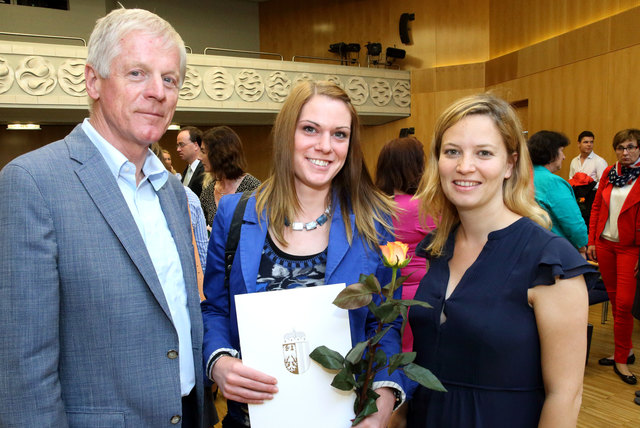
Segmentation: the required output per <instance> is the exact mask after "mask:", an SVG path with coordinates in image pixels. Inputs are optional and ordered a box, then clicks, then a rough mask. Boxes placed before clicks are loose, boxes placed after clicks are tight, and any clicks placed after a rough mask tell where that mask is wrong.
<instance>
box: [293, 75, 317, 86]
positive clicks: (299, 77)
mask: <svg viewBox="0 0 640 428" xmlns="http://www.w3.org/2000/svg"><path fill="white" fill-rule="evenodd" d="M312 80H316V79H314V78H313V76H312V75H311V74H309V73H301V74H298V75H297V76H296V78H295V79H293V85H292V86H291V87H292V88H293V87H295V86H296V85H297V84H298V83H300V82H306V81H312Z"/></svg>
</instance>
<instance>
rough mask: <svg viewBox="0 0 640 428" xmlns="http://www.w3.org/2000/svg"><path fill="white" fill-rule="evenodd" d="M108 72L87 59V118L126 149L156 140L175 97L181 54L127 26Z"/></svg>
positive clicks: (167, 121)
mask: <svg viewBox="0 0 640 428" xmlns="http://www.w3.org/2000/svg"><path fill="white" fill-rule="evenodd" d="M120 46H121V51H120V54H119V55H118V56H117V57H115V58H114V59H113V61H112V63H111V68H110V70H111V72H110V75H109V77H107V78H105V77H101V76H100V75H99V74H98V73H97V72H96V71H95V70H94V69H93V67H92V66H90V65H87V67H86V69H85V77H86V80H87V93H88V94H89V96H90V97H91V98H92V99H93V100H94V104H93V107H92V112H91V119H90V121H91V124H92V125H93V126H94V128H96V130H97V131H98V132H99V133H100V134H101V135H102V136H103V137H104V138H105V139H106V140H107V141H109V143H111V144H112V145H113V146H114V147H116V148H117V149H118V150H120V151H121V152H122V153H124V154H125V155H128V153H131V152H133V151H135V150H138V151H139V150H140V149H144V150H146V149H147V147H148V146H149V145H150V144H151V143H153V142H155V141H158V140H160V137H162V135H163V134H164V133H165V131H166V130H167V127H168V126H169V123H170V122H171V118H172V117H173V113H174V111H175V108H176V104H177V102H178V90H179V79H180V54H179V51H178V48H177V47H176V46H172V45H167V43H166V42H165V41H164V40H162V39H160V38H158V37H155V36H150V35H148V34H145V33H142V32H132V33H129V34H127V35H126V37H124V38H123V39H122V40H121V41H120Z"/></svg>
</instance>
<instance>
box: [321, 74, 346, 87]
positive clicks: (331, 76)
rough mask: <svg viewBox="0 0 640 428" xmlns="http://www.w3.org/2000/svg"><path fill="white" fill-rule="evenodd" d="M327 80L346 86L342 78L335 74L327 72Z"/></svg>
mask: <svg viewBox="0 0 640 428" xmlns="http://www.w3.org/2000/svg"><path fill="white" fill-rule="evenodd" d="M324 78H325V80H326V81H328V82H331V83H333V84H335V85H338V86H340V87H341V88H344V86H343V84H342V80H340V77H339V76H336V75H335V74H327V75H326V76H325V77H324Z"/></svg>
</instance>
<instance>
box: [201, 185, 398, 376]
mask: <svg viewBox="0 0 640 428" xmlns="http://www.w3.org/2000/svg"><path fill="white" fill-rule="evenodd" d="M240 196H241V194H234V195H229V196H224V197H223V198H222V199H221V200H220V205H219V206H218V212H217V213H216V216H215V218H214V220H213V230H212V231H211V238H210V240H209V250H208V253H207V254H208V255H207V270H206V273H205V277H204V294H205V296H206V298H207V299H206V300H205V301H204V302H203V303H202V315H203V318H204V329H205V335H204V359H205V362H206V361H208V360H209V358H210V357H211V356H212V355H213V354H214V353H215V352H216V351H219V350H223V349H224V350H232V351H237V352H240V343H239V339H238V324H237V318H236V308H235V301H234V299H233V296H234V295H236V294H244V293H252V292H255V291H256V280H257V277H258V268H259V265H260V258H261V256H262V247H263V245H264V242H265V239H266V236H267V227H268V222H267V221H266V220H264V218H265V216H263V218H262V219H261V221H262V222H261V223H260V224H259V223H258V216H257V213H256V199H255V197H253V196H252V197H251V198H249V200H248V201H247V207H246V210H245V213H244V218H243V225H242V232H241V235H240V241H239V243H238V249H237V251H236V256H235V260H234V262H233V267H232V268H231V275H230V279H229V290H226V289H225V286H224V267H225V262H224V250H225V246H226V241H227V234H228V231H229V226H230V224H231V219H232V217H233V212H234V210H235V207H236V205H237V204H238V201H239V200H240ZM333 207H334V209H333V211H334V213H335V214H334V215H333V216H332V217H331V231H330V232H329V248H328V251H327V266H326V272H325V283H326V284H335V283H341V282H344V283H346V284H347V285H350V284H353V283H356V282H358V280H359V278H360V274H370V273H375V274H376V277H377V278H378V280H379V281H380V284H381V285H382V286H384V285H385V284H387V283H388V282H389V281H390V280H391V269H389V268H386V267H384V266H383V265H382V262H381V259H380V256H379V253H378V252H377V251H375V250H372V249H371V248H369V247H368V246H367V244H366V243H365V241H363V240H362V237H361V236H360V235H358V234H356V233H355V216H354V215H353V214H351V216H350V217H351V225H352V226H351V227H352V230H353V232H354V233H353V241H352V244H351V245H349V242H348V241H347V236H346V229H345V224H344V222H343V221H342V216H341V215H340V205H339V203H338V201H337V199H334V201H333ZM377 229H378V232H379V234H380V236H382V239H381V243H382V244H385V243H386V242H387V241H388V240H393V237H392V236H391V235H390V234H389V233H388V232H386V231H385V230H384V228H383V227H382V226H381V225H379V224H377ZM300 233H304V232H300ZM400 295H401V290H400V289H398V290H396V298H400ZM230 296H231V298H230ZM349 321H350V324H351V339H352V342H353V344H354V345H355V344H356V343H357V342H361V341H363V340H365V339H366V338H367V337H372V336H373V335H374V330H375V328H376V325H377V323H376V320H375V317H373V315H371V314H370V312H369V309H368V308H367V307H364V308H360V309H356V310H351V311H349ZM256 322H260V320H256ZM400 324H401V320H400V319H398V320H396V322H395V323H394V328H392V329H391V330H390V331H389V333H388V334H387V335H386V336H385V337H384V339H383V340H382V346H383V349H384V350H385V351H386V352H387V355H391V354H394V353H397V352H400ZM401 379H403V378H402V377H401V375H400V373H399V372H395V373H394V374H393V375H392V376H389V375H388V374H387V372H386V370H383V371H382V372H381V373H379V374H378V377H377V378H376V380H391V381H393V382H396V383H397V384H398V386H400V387H403V383H402V381H401Z"/></svg>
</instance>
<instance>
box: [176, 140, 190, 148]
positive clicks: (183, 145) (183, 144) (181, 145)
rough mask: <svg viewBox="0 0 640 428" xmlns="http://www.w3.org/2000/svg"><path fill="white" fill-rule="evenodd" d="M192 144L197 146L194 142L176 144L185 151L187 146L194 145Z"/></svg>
mask: <svg viewBox="0 0 640 428" xmlns="http://www.w3.org/2000/svg"><path fill="white" fill-rule="evenodd" d="M192 143H193V144H195V143H194V142H193V141H192V142H191V143H178V144H176V146H178V148H180V149H184V147H185V146H186V145H187V144H192Z"/></svg>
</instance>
